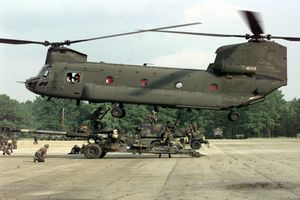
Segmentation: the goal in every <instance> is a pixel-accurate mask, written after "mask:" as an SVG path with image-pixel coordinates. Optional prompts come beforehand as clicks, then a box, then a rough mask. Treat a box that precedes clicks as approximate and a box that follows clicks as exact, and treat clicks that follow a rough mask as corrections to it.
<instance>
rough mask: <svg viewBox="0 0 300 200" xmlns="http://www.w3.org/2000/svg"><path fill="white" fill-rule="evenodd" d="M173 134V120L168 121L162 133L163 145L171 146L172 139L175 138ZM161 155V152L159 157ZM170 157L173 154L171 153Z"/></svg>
mask: <svg viewBox="0 0 300 200" xmlns="http://www.w3.org/2000/svg"><path fill="white" fill-rule="evenodd" d="M173 134H174V126H173V125H172V124H171V122H169V121H168V122H167V125H166V128H165V130H164V131H163V133H162V134H161V143H162V144H163V145H166V146H168V147H170V146H171V145H172V144H171V141H172V139H173ZM160 157H161V154H159V158H160ZM169 158H171V154H169Z"/></svg>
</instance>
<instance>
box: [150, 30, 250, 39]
mask: <svg viewBox="0 0 300 200" xmlns="http://www.w3.org/2000/svg"><path fill="white" fill-rule="evenodd" d="M152 31H153V32H162V33H175V34H186V35H200V36H212V37H242V38H245V37H246V35H231V34H215V33H197V32H185V31H164V30H152Z"/></svg>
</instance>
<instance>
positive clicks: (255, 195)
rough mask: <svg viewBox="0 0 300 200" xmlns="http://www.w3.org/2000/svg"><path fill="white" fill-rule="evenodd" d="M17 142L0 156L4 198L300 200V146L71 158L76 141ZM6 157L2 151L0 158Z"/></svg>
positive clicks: (264, 143) (225, 145)
mask: <svg viewBox="0 0 300 200" xmlns="http://www.w3.org/2000/svg"><path fill="white" fill-rule="evenodd" d="M47 143H49V145H50V148H49V150H48V156H47V158H46V162H45V163H34V162H33V160H32V157H33V154H34V152H35V151H36V150H37V149H38V148H39V147H40V146H42V145H43V144H45V142H40V144H38V145H33V144H32V141H26V140H25V141H19V143H18V150H16V151H15V152H14V154H13V155H11V156H2V155H1V156H0V163H1V164H0V177H1V178H0V199H5V200H9V199H77V200H78V199H84V200H85V199H95V200H96V199H97V200H98V199H128V200H129V199H130V200H135V199H136V200H140V199H142V200H147V199H159V200H162V199H172V200H173V199H222V200H224V199H230V200H232V199H265V200H266V199H272V200H273V199H280V200H281V199H300V139H286V138H276V139H246V140H210V147H209V148H201V150H200V153H201V154H203V156H201V157H199V158H193V157H189V156H181V155H175V156H173V158H168V156H167V155H164V156H163V157H162V158H158V156H157V155H152V154H143V155H132V154H127V153H126V154H122V153H110V154H107V156H106V157H105V158H104V159H96V160H88V159H85V158H84V156H83V155H68V154H67V153H68V152H69V151H70V149H71V147H72V146H73V145H74V144H78V145H81V144H82V142H78V141H51V142H47ZM1 153H2V152H1Z"/></svg>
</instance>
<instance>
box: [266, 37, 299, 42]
mask: <svg viewBox="0 0 300 200" xmlns="http://www.w3.org/2000/svg"><path fill="white" fill-rule="evenodd" d="M271 38H272V39H283V40H288V41H293V42H300V37H285V36H271Z"/></svg>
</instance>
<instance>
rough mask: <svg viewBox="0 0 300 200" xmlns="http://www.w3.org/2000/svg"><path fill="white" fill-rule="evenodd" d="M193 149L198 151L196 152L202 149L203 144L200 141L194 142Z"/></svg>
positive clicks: (192, 143)
mask: <svg viewBox="0 0 300 200" xmlns="http://www.w3.org/2000/svg"><path fill="white" fill-rule="evenodd" d="M191 148H192V149H196V150H198V149H200V148H201V142H200V141H199V140H192V142H191Z"/></svg>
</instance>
